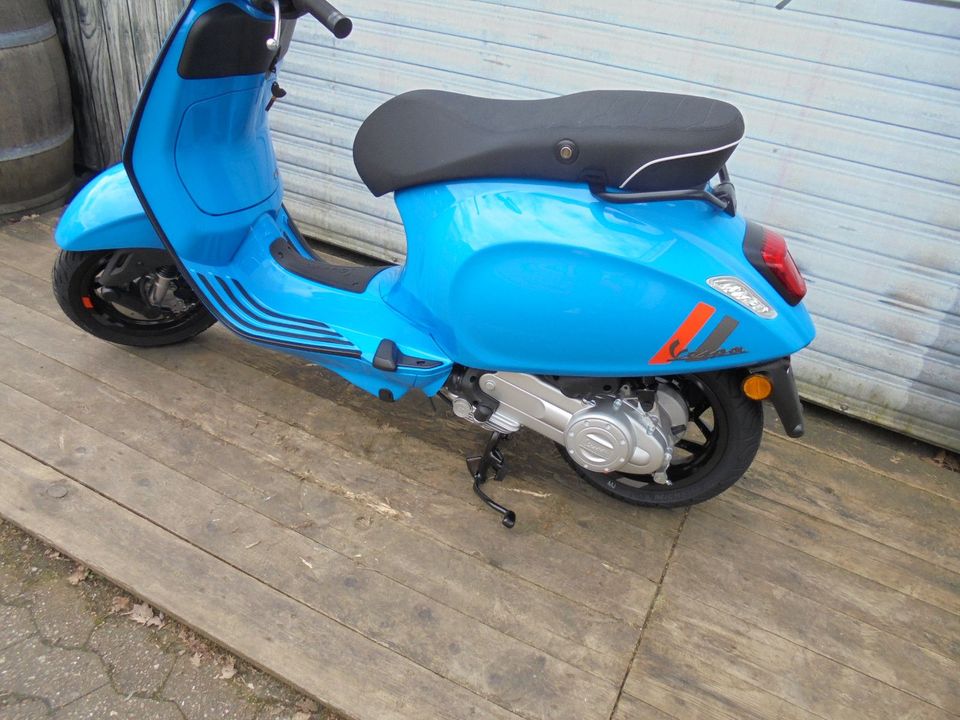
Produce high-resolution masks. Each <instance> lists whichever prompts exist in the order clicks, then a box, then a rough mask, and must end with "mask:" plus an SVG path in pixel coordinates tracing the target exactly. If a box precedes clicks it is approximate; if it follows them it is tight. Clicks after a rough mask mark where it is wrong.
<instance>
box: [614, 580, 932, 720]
mask: <svg viewBox="0 0 960 720" xmlns="http://www.w3.org/2000/svg"><path fill="white" fill-rule="evenodd" d="M678 572H681V573H683V572H684V571H683V570H682V569H678ZM684 577H685V579H686V578H689V580H690V582H697V581H698V580H699V579H700V578H698V577H696V576H693V575H691V574H689V573H684ZM682 584H685V583H672V582H671V583H669V584H668V585H667V587H665V589H664V592H663V595H661V602H660V603H658V605H657V609H656V611H655V612H654V615H653V617H652V618H651V622H650V625H649V626H648V628H647V631H646V635H645V637H644V641H643V645H642V646H641V649H640V653H639V655H638V657H637V662H636V666H635V668H634V670H633V671H632V672H631V675H630V677H629V678H628V680H627V684H626V689H627V691H628V692H630V693H633V694H638V696H639V697H641V698H646V697H647V690H646V686H647V680H648V677H650V676H653V677H656V678H663V677H664V676H667V675H668V676H670V677H675V676H680V677H685V676H687V675H689V676H694V677H697V678H700V679H701V680H702V679H703V678H717V681H716V685H715V686H714V688H713V690H714V691H715V690H717V689H719V690H720V691H721V692H720V693H719V697H715V696H713V695H712V692H711V688H709V687H708V688H704V690H706V692H703V693H701V695H700V698H701V701H702V702H705V703H711V702H712V703H715V704H717V705H718V706H721V707H722V706H724V705H726V706H727V708H726V711H727V712H731V713H733V714H734V715H735V716H736V714H737V713H740V712H743V713H744V714H746V713H752V714H753V715H756V716H758V717H762V718H770V717H781V716H783V715H786V714H790V715H797V714H798V713H799V714H800V716H803V715H808V716H810V717H822V718H828V719H830V718H840V717H842V718H870V719H871V720H877V719H879V718H896V719H897V720H903V719H906V718H911V719H912V720H920V719H921V718H923V719H925V720H934V719H935V718H943V719H945V718H947V717H949V716H950V713H949V712H945V711H944V710H942V709H940V708H937V707H934V706H932V705H930V704H929V703H927V702H924V701H922V700H920V699H918V698H916V697H914V696H912V695H909V694H907V693H905V692H901V691H899V690H897V689H895V688H893V687H891V686H890V685H887V684H885V683H883V682H881V681H878V680H876V679H874V678H872V677H868V676H866V675H864V674H862V673H860V672H857V671H856V670H853V669H851V668H849V667H846V666H844V665H843V664H840V663H837V662H835V661H833V660H831V659H830V658H828V657H826V656H824V655H822V654H819V653H818V652H816V651H814V650H811V649H808V648H804V647H801V646H798V645H796V644H795V643H793V642H790V641H789V640H787V639H785V638H783V637H780V636H778V635H777V634H775V633H772V632H768V631H766V630H763V629H761V628H760V627H758V626H757V625H755V624H754V623H752V622H745V621H743V620H741V619H739V618H737V617H736V616H734V615H732V614H730V613H727V612H722V611H721V612H718V611H716V610H714V609H713V608H711V607H710V606H707V605H705V604H704V603H702V602H701V601H700V599H699V598H695V597H693V596H690V595H688V594H687V593H686V592H684V591H683V590H682V589H680V586H681V585H682ZM723 677H725V678H726V680H725V681H724V680H722V679H721V678H723ZM724 685H728V687H724ZM652 699H653V701H660V700H659V698H657V696H656V695H654V696H653V698H652ZM650 701H651V700H648V702H650ZM730 703H739V705H737V704H734V705H733V706H732V707H731V706H730V705H729V704H730ZM680 717H683V716H682V715H681V716H680Z"/></svg>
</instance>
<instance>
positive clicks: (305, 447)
mask: <svg viewBox="0 0 960 720" xmlns="http://www.w3.org/2000/svg"><path fill="white" fill-rule="evenodd" d="M19 299H20V300H21V301H29V299H25V298H23V297H20V298H19ZM36 301H37V302H49V301H47V300H43V299H42V298H40V297H38V298H36ZM4 303H5V308H6V309H5V310H4V311H3V314H4V315H5V316H7V317H8V318H9V320H8V322H7V323H6V324H5V327H6V328H7V330H6V332H8V334H9V333H12V336H13V337H14V339H18V340H22V341H24V343H25V344H27V345H30V346H31V347H36V348H38V349H43V351H44V352H45V353H46V354H48V355H49V356H51V357H55V358H57V359H62V360H63V361H64V362H66V363H68V364H71V365H76V364H77V363H79V362H81V361H82V362H85V363H87V366H86V367H87V370H88V371H89V372H90V373H92V374H102V375H103V376H104V377H103V378H102V379H103V380H104V381H105V382H107V383H108V384H111V385H112V386H114V387H116V388H117V389H119V390H122V391H124V392H128V393H129V394H130V395H132V396H134V397H138V398H141V399H145V400H146V401H147V402H150V401H151V398H152V403H153V404H155V405H156V406H158V407H162V408H164V409H165V410H167V411H169V412H170V413H171V414H174V415H175V416H176V417H179V418H181V419H183V420H186V421H192V422H196V423H198V424H199V425H201V427H204V428H205V429H207V430H208V431H210V432H213V433H215V434H217V435H218V436H220V437H221V438H223V439H225V440H227V441H228V442H230V443H232V444H234V445H237V446H239V447H242V448H245V449H247V450H250V451H251V452H253V453H255V454H260V455H262V456H263V457H265V458H267V459H268V460H269V461H270V462H272V463H274V464H276V465H277V466H278V467H281V468H282V469H285V470H287V471H289V472H293V473H296V474H301V475H303V476H305V477H313V478H314V479H316V480H317V481H318V482H320V484H321V485H324V483H326V485H325V487H327V489H332V490H334V491H339V492H343V490H344V489H346V491H347V492H350V493H354V494H356V495H357V496H359V497H365V498H376V501H377V502H379V503H382V504H385V505H386V506H388V507H391V508H393V509H394V510H395V511H396V512H397V514H398V519H399V520H400V521H402V522H405V523H408V524H409V525H411V526H413V527H416V528H418V529H419V530H420V531H421V532H424V533H426V534H428V535H431V536H433V537H436V538H437V539H439V540H441V541H442V542H445V543H447V544H449V545H452V546H455V547H459V548H460V549H461V550H464V551H465V552H470V553H479V554H480V556H481V557H484V558H486V559H487V561H488V562H491V563H493V564H495V565H497V566H499V567H501V568H503V569H505V570H507V571H508V572H511V573H514V574H516V575H518V576H520V577H525V578H527V579H528V580H530V581H532V582H534V583H536V584H538V585H541V586H542V587H545V588H547V589H551V590H552V591H554V592H557V593H558V594H561V595H564V596H566V597H569V598H571V599H574V600H577V601H578V602H581V603H583V604H585V605H587V606H592V607H595V608H596V609H600V610H603V611H604V612H607V613H609V614H612V615H613V616H615V617H619V618H623V619H627V620H630V621H632V622H636V623H639V622H640V620H642V617H643V616H644V615H645V613H646V608H647V607H648V605H649V602H650V600H651V598H652V596H653V590H654V587H655V586H654V583H653V582H651V581H649V580H644V579H643V578H640V577H639V576H637V575H636V574H634V573H632V572H630V571H627V570H623V569H620V568H617V567H614V566H611V565H609V564H604V563H603V562H602V561H600V560H599V559H598V558H596V557H594V556H592V555H590V554H589V553H586V552H584V551H580V550H578V549H576V548H571V547H569V546H567V547H565V552H564V553H563V554H562V556H560V554H558V553H556V552H555V543H554V542H553V541H552V540H551V539H550V538H548V537H546V536H544V535H542V534H539V533H538V532H537V531H536V528H535V527H526V528H518V532H514V533H504V532H502V531H501V532H492V530H497V528H496V523H495V522H491V518H490V515H489V512H488V511H486V510H485V508H481V507H477V505H476V504H475V503H474V502H473V499H472V498H471V497H470V495H469V493H468V491H467V490H466V488H465V490H464V492H463V493H462V497H461V496H460V495H458V496H454V495H447V494H440V493H437V492H435V491H434V490H432V489H428V488H424V487H423V486H420V485H418V484H416V483H415V482H412V481H411V479H410V478H407V477H404V476H402V475H400V474H399V473H396V472H395V471H392V470H384V469H382V468H379V467H377V466H374V465H369V464H368V465H367V466H365V467H366V468H367V469H366V470H365V471H364V472H363V473H352V474H346V475H345V474H344V473H342V472H339V471H338V470H337V464H338V463H339V462H340V461H341V460H342V459H343V458H346V457H348V454H347V453H345V452H344V451H343V450H342V449H341V448H339V447H337V446H334V445H332V444H328V443H325V442H324V441H322V440H319V439H318V438H316V437H315V436H313V435H310V434H309V433H306V432H305V431H303V430H301V429H299V428H297V427H294V426H292V425H289V424H286V423H283V422H281V421H278V420H275V419H274V418H272V417H270V416H267V415H265V414H264V413H262V412H260V411H258V410H255V409H254V408H251V407H250V406H248V405H245V404H242V403H240V402H237V401H235V400H233V399H232V398H229V397H227V396H224V395H222V394H220V393H216V392H214V391H211V390H210V389H209V388H206V387H204V386H200V385H198V384H196V383H193V382H191V381H189V380H187V379H185V378H183V377H181V376H179V375H177V374H175V373H172V372H170V371H167V370H164V369H163V368H160V367H159V366H157V365H154V364H151V363H147V362H146V361H144V360H142V359H141V358H139V357H136V356H134V355H133V354H130V353H127V352H125V351H123V350H120V349H118V348H112V347H111V348H108V347H107V346H106V345H105V344H103V343H97V342H96V341H95V340H94V339H93V338H89V337H81V336H80V335H78V334H77V333H76V331H74V330H73V329H72V328H69V327H67V326H66V325H65V324H64V323H63V322H61V321H53V320H51V319H50V318H49V317H46V316H44V315H40V314H39V313H36V312H35V311H33V310H30V309H28V308H26V307H23V306H19V305H17V306H16V307H14V305H15V304H14V303H11V302H10V301H8V300H4ZM50 312H51V313H53V312H55V311H54V310H51V311H50ZM31 313H32V315H30V314H31ZM25 314H26V315H25ZM27 316H29V319H28V318H27ZM15 318H18V319H15ZM53 337H57V338H59V339H58V340H56V341H52V338H53ZM71 342H73V343H75V345H74V347H69V344H70V343H71ZM84 343H86V345H85V344H84ZM90 343H94V345H99V347H96V349H94V350H91V351H90V352H92V353H93V355H94V356H93V357H89V356H88V357H87V358H86V359H84V358H83V356H82V354H80V353H78V352H77V350H78V348H83V347H88V348H93V347H94V345H91V344H90ZM198 345H199V343H198ZM108 350H109V352H110V353H111V355H110V361H109V366H105V365H104V360H103V353H104V352H107V351H108ZM80 369H83V368H80ZM144 377H150V378H151V381H150V382H149V383H146V384H145V383H144V382H143V378H144ZM171 398H176V401H175V402H174V401H171ZM276 401H277V403H278V404H282V403H283V398H282V397H281V398H277V399H276ZM367 431H368V432H369V427H368V428H367ZM278 447H279V448H281V449H282V450H283V452H282V453H280V454H279V455H277V454H276V453H277V448H278ZM351 457H352V456H351ZM320 468H324V470H325V476H324V477H320V476H319V475H318V473H319V472H320V470H319V469H320ZM309 490H310V489H309V487H308V488H307V493H309ZM309 501H310V500H309V497H305V498H304V502H309ZM424 505H427V506H429V507H430V508H431V514H430V515H429V516H424V514H423V513H422V512H420V510H421V508H422V507H423V506H424ZM528 525H533V523H529V524H528ZM518 542H520V543H521V544H520V545H518V544H517V543H518ZM518 548H522V549H523V553H522V554H520V555H518ZM521 556H522V559H520V558H521Z"/></svg>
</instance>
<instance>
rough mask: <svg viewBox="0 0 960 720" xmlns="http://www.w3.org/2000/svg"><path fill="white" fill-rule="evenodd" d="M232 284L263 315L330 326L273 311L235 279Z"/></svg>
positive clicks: (321, 326)
mask: <svg viewBox="0 0 960 720" xmlns="http://www.w3.org/2000/svg"><path fill="white" fill-rule="evenodd" d="M233 284H234V286H235V287H236V288H237V290H238V291H239V292H240V294H241V295H242V296H243V298H244V299H245V300H246V301H247V302H248V303H250V305H252V306H253V307H255V308H256V309H257V310H259V311H260V312H262V313H263V314H264V315H269V316H270V317H274V318H277V319H278V320H287V321H288V322H295V323H298V324H300V325H309V326H310V327H316V328H324V329H327V328H329V327H330V326H329V325H327V324H326V323H322V322H320V321H319V320H307V319H305V318H298V317H292V316H287V315H281V314H280V313H278V312H274V311H273V310H271V309H270V308H267V307H264V306H263V305H262V304H261V303H260V302H259V301H258V300H257V299H256V298H255V297H253V296H252V295H251V294H250V293H248V292H247V289H246V288H245V287H243V285H241V284H240V283H239V282H238V281H237V280H234V281H233Z"/></svg>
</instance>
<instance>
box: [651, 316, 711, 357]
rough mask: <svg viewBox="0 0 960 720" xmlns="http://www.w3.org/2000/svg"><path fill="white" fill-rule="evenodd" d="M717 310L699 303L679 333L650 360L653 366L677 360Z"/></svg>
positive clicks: (682, 324) (679, 328) (681, 326)
mask: <svg viewBox="0 0 960 720" xmlns="http://www.w3.org/2000/svg"><path fill="white" fill-rule="evenodd" d="M715 312H716V308H715V307H713V306H712V305H707V304H706V303H697V306H696V307H695V308H694V309H693V310H692V311H691V312H690V314H689V315H687V319H686V320H684V321H683V323H681V325H680V327H678V328H677V331H676V332H675V333H674V334H673V335H672V336H671V337H670V339H669V340H667V342H665V343H664V344H663V347H662V348H660V350H659V351H658V352H657V354H656V355H654V356H653V357H652V358H650V364H651V365H663V364H664V363H668V362H670V361H671V360H675V359H676V358H677V355H679V354H680V353H682V352H683V351H684V350H686V349H687V346H688V345H689V344H690V341H691V340H693V339H694V338H695V337H696V336H697V333H698V332H700V331H701V330H703V326H704V325H706V324H707V321H708V320H709V319H710V318H711V317H713V313H715Z"/></svg>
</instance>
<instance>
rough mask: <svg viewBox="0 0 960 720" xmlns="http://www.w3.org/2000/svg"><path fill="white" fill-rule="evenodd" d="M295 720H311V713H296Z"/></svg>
mask: <svg viewBox="0 0 960 720" xmlns="http://www.w3.org/2000/svg"><path fill="white" fill-rule="evenodd" d="M293 720H310V713H305V712H299V711H298V712H295V713H294V714H293Z"/></svg>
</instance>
